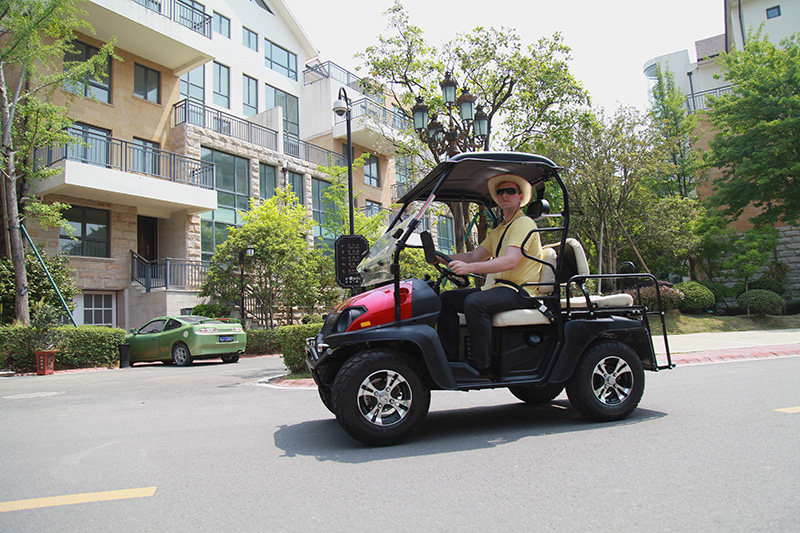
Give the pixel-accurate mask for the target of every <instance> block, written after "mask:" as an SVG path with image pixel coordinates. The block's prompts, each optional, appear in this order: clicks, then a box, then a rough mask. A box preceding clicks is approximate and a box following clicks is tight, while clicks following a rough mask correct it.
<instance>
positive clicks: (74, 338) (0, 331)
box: [0, 326, 125, 372]
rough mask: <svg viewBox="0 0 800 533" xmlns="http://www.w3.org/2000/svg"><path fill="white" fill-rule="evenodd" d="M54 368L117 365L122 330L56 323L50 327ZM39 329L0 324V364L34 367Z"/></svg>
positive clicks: (29, 369) (13, 367)
mask: <svg viewBox="0 0 800 533" xmlns="http://www.w3.org/2000/svg"><path fill="white" fill-rule="evenodd" d="M51 331H52V337H53V342H54V346H53V349H55V350H57V351H58V353H57V354H56V357H55V368H56V370H64V369H68V368H95V367H114V366H118V365H119V345H120V344H122V343H123V342H124V341H125V331H124V330H122V329H119V328H107V327H102V326H78V327H77V328H76V327H74V326H60V327H56V328H52V330H51ZM40 335H41V334H40V332H37V331H36V330H35V329H34V328H32V327H29V326H8V327H0V367H4V368H10V369H11V370H13V371H15V372H33V371H35V370H36V359H35V356H34V350H39V349H43V348H45V347H44V346H40V345H38V344H39V342H38V338H39V337H40Z"/></svg>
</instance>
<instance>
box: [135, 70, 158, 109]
mask: <svg viewBox="0 0 800 533" xmlns="http://www.w3.org/2000/svg"><path fill="white" fill-rule="evenodd" d="M160 86H161V73H160V72H159V71H157V70H153V69H151V68H147V67H145V66H143V65H139V64H134V65H133V95H134V96H138V97H139V98H144V99H145V100H147V101H149V102H155V103H156V104H158V103H160V102H161V97H160V96H159V88H160Z"/></svg>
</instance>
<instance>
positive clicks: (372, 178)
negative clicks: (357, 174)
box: [364, 154, 381, 187]
mask: <svg viewBox="0 0 800 533" xmlns="http://www.w3.org/2000/svg"><path fill="white" fill-rule="evenodd" d="M364 183H365V184H367V185H372V186H373V187H380V186H381V179H380V176H379V175H378V158H377V157H375V156H374V155H372V154H370V156H369V158H368V159H367V162H366V163H364Z"/></svg>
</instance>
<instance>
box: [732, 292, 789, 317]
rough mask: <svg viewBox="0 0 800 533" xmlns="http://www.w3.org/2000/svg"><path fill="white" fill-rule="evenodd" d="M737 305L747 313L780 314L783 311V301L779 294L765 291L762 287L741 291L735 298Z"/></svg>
mask: <svg viewBox="0 0 800 533" xmlns="http://www.w3.org/2000/svg"><path fill="white" fill-rule="evenodd" d="M736 304H737V305H738V306H739V307H743V308H745V309H747V311H748V313H753V314H756V315H780V314H781V313H782V312H783V306H784V304H785V302H784V301H783V298H781V297H780V295H778V294H776V293H774V292H772V291H765V290H764V289H753V290H752V291H747V292H745V293H742V295H741V296H739V297H738V298H737V299H736Z"/></svg>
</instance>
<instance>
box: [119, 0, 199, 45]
mask: <svg viewBox="0 0 800 533" xmlns="http://www.w3.org/2000/svg"><path fill="white" fill-rule="evenodd" d="M133 1H134V2H136V3H137V4H139V5H142V6H144V7H146V8H147V9H149V10H150V11H155V12H156V13H160V14H161V15H164V16H165V17H167V18H168V19H170V20H173V21H175V22H177V23H178V24H180V25H181V26H186V27H187V28H189V29H190V30H192V31H195V32H197V33H199V34H200V35H204V36H206V37H208V38H209V39H211V15H206V14H205V12H203V11H200V10H199V9H197V8H195V7H194V6H191V5H189V4H187V3H186V2H183V1H181V0H133Z"/></svg>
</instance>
